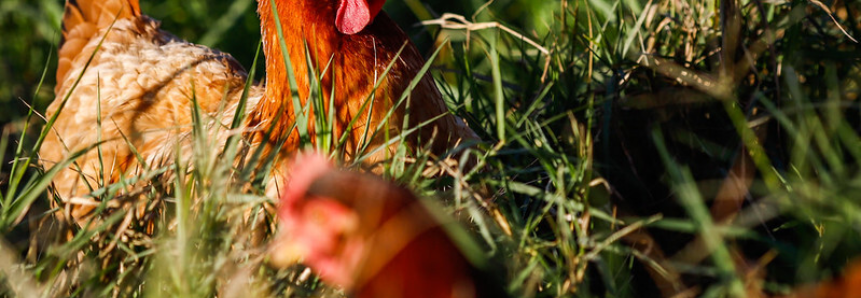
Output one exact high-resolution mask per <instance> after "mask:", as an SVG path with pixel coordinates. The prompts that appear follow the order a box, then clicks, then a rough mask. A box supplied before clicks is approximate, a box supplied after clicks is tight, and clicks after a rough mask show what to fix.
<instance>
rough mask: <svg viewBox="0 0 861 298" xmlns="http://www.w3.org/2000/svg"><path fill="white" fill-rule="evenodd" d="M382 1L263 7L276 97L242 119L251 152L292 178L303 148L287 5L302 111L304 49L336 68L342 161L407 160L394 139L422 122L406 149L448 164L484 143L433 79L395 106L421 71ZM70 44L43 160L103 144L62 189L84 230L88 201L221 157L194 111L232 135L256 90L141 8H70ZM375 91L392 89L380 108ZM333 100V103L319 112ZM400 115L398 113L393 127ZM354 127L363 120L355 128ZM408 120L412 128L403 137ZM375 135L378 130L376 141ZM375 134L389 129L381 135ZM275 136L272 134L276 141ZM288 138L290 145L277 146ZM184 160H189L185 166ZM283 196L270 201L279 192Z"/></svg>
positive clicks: (269, 93) (332, 77)
mask: <svg viewBox="0 0 861 298" xmlns="http://www.w3.org/2000/svg"><path fill="white" fill-rule="evenodd" d="M383 2H384V1H383V0H372V1H370V2H366V1H365V0H340V1H339V0H289V1H288V0H274V1H272V2H270V0H260V1H259V12H260V17H261V20H262V25H263V26H262V33H263V44H264V49H265V52H264V54H265V55H266V71H267V76H266V86H265V90H264V88H263V87H259V86H252V87H250V88H249V89H250V92H249V98H248V103H247V108H246V109H245V114H244V115H243V116H244V119H246V120H245V122H244V123H242V126H241V127H240V130H242V131H244V136H245V137H246V138H247V139H248V140H250V143H251V144H252V145H254V146H266V147H265V148H267V150H270V151H271V150H273V149H274V148H279V150H280V151H277V152H274V153H275V154H277V155H278V156H279V159H277V162H278V163H281V164H282V165H276V166H275V167H273V169H282V168H284V165H283V164H284V163H286V162H287V161H288V160H290V158H289V157H290V156H291V155H292V154H294V153H295V152H296V151H297V150H298V149H299V147H300V146H301V143H302V142H301V141H300V138H299V132H298V131H297V130H296V129H293V130H292V131H290V130H291V129H292V128H293V127H294V124H295V119H296V116H295V111H294V107H293V104H292V97H291V96H290V94H291V89H290V84H289V83H288V79H289V78H288V72H287V70H286V67H285V63H284V61H283V56H282V54H281V46H280V44H279V38H278V31H277V29H275V28H276V25H275V15H274V14H273V9H272V6H271V5H272V3H275V4H276V6H277V11H278V17H280V20H281V25H282V26H283V34H284V36H285V39H284V40H285V41H286V50H287V51H288V52H289V53H290V58H291V60H292V66H293V71H294V72H295V76H296V81H297V87H298V90H296V91H297V92H298V94H299V97H300V98H301V100H302V104H303V105H305V104H306V100H307V98H308V94H309V90H310V87H309V86H310V85H309V83H310V82H311V80H310V79H309V77H308V72H307V67H308V65H307V63H306V61H307V60H306V59H305V54H306V53H305V49H306V47H305V41H306V40H307V43H308V49H310V51H309V53H308V54H309V56H310V57H311V58H312V59H311V61H315V63H317V62H316V61H329V59H330V58H332V59H333V61H334V62H333V64H332V65H331V66H330V67H329V68H326V69H329V70H330V71H329V72H326V75H325V76H324V77H323V85H322V86H321V87H322V90H332V88H333V87H334V90H335V96H334V111H331V112H333V114H334V115H335V118H336V119H332V120H333V122H334V123H335V124H336V125H335V127H334V128H335V132H336V133H337V134H338V135H340V134H342V133H346V134H347V137H346V144H345V147H344V148H342V149H341V150H342V153H344V155H345V156H346V159H354V158H356V157H357V156H356V155H357V154H358V153H359V152H360V151H361V149H360V148H361V147H362V146H363V145H362V144H363V143H364V142H363V140H367V142H369V143H370V146H368V147H367V149H368V151H374V148H378V147H379V148H383V149H386V150H376V153H374V154H371V155H370V157H369V158H366V159H364V160H363V163H364V164H366V165H368V167H371V166H372V165H373V164H375V163H377V162H380V161H383V160H385V159H387V158H389V157H391V156H392V155H393V151H394V150H396V146H397V144H392V145H388V146H387V147H383V146H386V139H387V138H394V137H395V136H398V135H400V134H401V133H405V132H406V131H405V130H404V128H415V127H417V126H419V124H420V123H424V122H432V123H431V125H428V126H426V127H423V128H420V129H419V130H420V132H418V133H414V134H412V135H410V136H409V137H408V138H407V144H408V145H409V146H410V148H413V149H415V148H417V147H422V146H424V145H423V144H426V143H431V142H432V144H433V147H432V149H433V153H435V154H437V155H443V154H445V153H447V152H448V151H449V150H451V149H452V148H453V147H455V145H456V144H458V142H474V141H476V140H478V138H477V136H476V134H475V133H474V132H473V131H472V130H471V129H470V128H469V127H467V126H466V125H465V123H464V122H463V121H462V120H461V119H459V118H457V117H456V116H454V115H451V114H450V113H448V110H447V108H446V106H445V104H444V102H443V100H442V97H441V95H440V93H439V91H438V90H437V88H436V86H435V85H434V82H433V79H432V78H431V77H430V76H429V75H425V76H424V77H423V78H422V79H421V82H420V84H418V86H417V87H416V88H415V89H414V90H413V91H412V93H411V96H410V99H409V100H407V102H406V103H404V104H403V105H399V106H398V105H397V104H396V103H397V102H398V99H399V98H400V95H401V94H402V93H403V92H404V90H406V88H407V86H408V84H409V82H410V81H411V80H412V79H413V78H414V77H415V76H416V75H417V74H418V71H419V69H420V68H421V67H422V65H423V59H422V57H421V55H420V54H419V53H418V51H417V50H416V48H415V47H414V46H413V45H412V44H411V43H409V40H408V38H407V36H406V35H405V34H404V33H403V32H402V31H401V30H400V29H399V28H398V27H397V25H396V24H395V23H393V22H392V21H391V20H390V19H389V18H388V17H387V16H386V15H385V13H381V12H380V9H381V7H382V5H383ZM62 34H63V40H62V42H61V44H60V50H59V57H60V58H59V67H58V70H57V86H56V90H55V92H56V98H55V100H54V101H53V102H52V103H51V105H50V106H49V108H48V110H47V112H46V117H47V118H49V119H50V118H52V117H56V122H55V123H54V125H53V127H52V128H51V131H50V132H49V134H48V135H47V138H46V139H45V142H44V145H43V146H42V148H41V150H40V152H39V155H40V160H41V162H42V164H43V166H45V167H46V168H49V167H51V166H52V165H54V164H57V163H59V162H61V161H63V160H65V159H67V158H69V157H70V156H73V154H74V153H75V152H77V151H79V150H83V149H86V148H90V147H91V146H93V145H94V144H97V143H99V142H103V143H101V145H100V148H99V150H95V149H91V150H89V151H87V152H86V153H85V154H83V156H81V157H79V158H78V159H77V160H76V162H75V165H73V166H71V167H69V168H67V169H63V170H61V171H60V172H59V173H58V174H57V175H56V176H55V177H54V178H53V191H54V193H55V194H57V200H56V201H58V202H59V203H60V204H61V205H62V206H64V207H65V208H63V209H64V210H65V217H66V218H72V219H74V220H77V221H79V223H80V222H81V221H83V220H86V219H87V217H88V216H89V215H90V214H91V213H92V210H93V208H94V207H96V206H98V205H99V202H98V201H97V200H95V199H93V198H91V195H90V193H91V192H92V190H93V189H97V188H98V186H99V185H109V184H113V183H117V182H120V181H123V179H125V178H128V177H132V176H134V175H136V174H139V173H142V172H144V171H145V170H146V169H149V168H158V167H160V166H163V165H165V164H169V163H170V162H172V161H174V160H182V161H188V160H189V158H190V156H191V152H193V150H212V149H211V148H194V146H193V144H192V142H191V141H190V139H191V135H192V123H193V121H192V109H193V107H194V106H193V102H196V103H197V104H198V105H199V107H200V110H201V113H203V114H204V115H205V116H206V118H207V119H209V120H208V121H206V123H205V124H207V126H208V127H210V128H219V127H222V128H223V127H229V126H230V124H231V121H232V119H233V117H234V114H235V113H236V112H237V110H238V108H237V107H238V106H239V102H240V98H241V95H242V93H243V90H244V88H245V85H246V80H247V74H246V72H245V70H244V69H243V68H242V66H241V65H240V64H239V63H238V62H237V61H236V60H235V59H234V58H232V57H231V56H230V55H228V54H225V53H221V52H219V51H217V50H213V49H209V48H206V47H203V46H199V45H194V44H191V43H189V42H186V41H184V40H182V39H180V38H177V37H176V36H173V35H172V34H170V33H168V32H166V31H164V30H161V29H160V24H159V22H157V21H155V20H153V19H151V18H149V17H147V16H145V15H142V14H141V11H140V8H139V3H138V0H77V1H76V0H67V1H66V7H65V13H64V16H63V33H62ZM404 44H406V48H405V49H404V51H403V53H402V54H401V55H400V56H399V57H397V62H396V63H394V66H393V67H392V69H391V71H390V73H389V74H388V76H386V77H385V78H377V77H375V75H379V74H380V73H382V72H383V70H384V69H385V67H386V66H387V65H388V64H389V63H390V62H391V61H392V60H393V59H395V53H397V51H398V50H399V49H400V48H401V46H402V45H404ZM325 65H327V64H325V63H324V64H323V66H325ZM314 66H315V67H316V66H320V65H314ZM321 69H323V67H321ZM375 80H380V81H381V84H380V87H379V89H377V90H376V94H375V95H374V96H373V97H371V96H369V95H370V93H371V91H372V90H373V87H374V83H375ZM333 85H334V86H333ZM366 98H373V99H372V100H373V102H371V103H369V104H368V105H366V106H367V108H366V109H364V110H363V109H361V108H360V107H361V106H362V105H364V104H365V101H366ZM325 99H328V95H325V98H321V99H320V100H325ZM310 106H312V107H313V106H314V105H310ZM407 107H409V108H407ZM392 108H393V109H394V113H392V115H391V116H390V118H388V120H386V114H387V113H388V111H389V110H390V109H392ZM368 110H370V112H368ZM326 112H327V114H328V112H330V111H328V110H327V111H326ZM310 114H311V115H313V114H314V113H313V112H310ZM437 117H438V119H436V120H433V119H435V118H437ZM354 118H356V119H357V121H355V122H354V123H353V125H352V126H349V124H350V123H351V121H352V120H353V119H354ZM407 118H409V122H408V124H409V126H404V125H403V121H405V119H407ZM431 120H433V121H431ZM312 123H313V116H312ZM366 123H370V128H371V130H372V131H369V132H367V133H366V131H365V127H366V125H365V124H366ZM348 126H349V127H348ZM377 126H379V127H381V128H382V129H381V132H377V133H375V131H374V128H376V127H377ZM270 128H271V131H273V132H274V133H272V134H271V135H269V136H270V137H269V138H265V137H264V136H266V134H265V132H267V131H270ZM214 130H215V131H217V132H218V133H217V134H216V135H215V136H214V137H213V138H212V139H213V140H214V141H213V142H214V144H213V146H212V147H215V148H223V146H222V144H224V142H225V140H226V139H227V137H228V136H229V135H230V134H231V133H232V132H228V131H227V129H214ZM309 131H310V133H312V134H315V133H316V131H318V130H317V129H315V127H313V125H312V127H310V130H309ZM321 133H322V132H321ZM282 140H286V143H285V144H283V146H280V147H278V146H277V145H278V144H279V143H278V142H279V141H282ZM314 140H315V138H311V140H310V141H311V142H314ZM177 148H180V149H179V150H178V149H177ZM411 151H414V150H411ZM177 152H180V153H181V154H182V155H183V156H179V157H177V156H175V155H176V153H177ZM366 152H367V151H366ZM272 177H273V178H272V181H278V180H279V179H280V178H281V176H280V173H275V174H274V175H272ZM272 185H274V183H270V187H269V188H268V189H269V190H270V192H277V189H276V188H275V187H274V186H272ZM272 189H275V190H274V191H273V190H272ZM276 195H277V194H276Z"/></svg>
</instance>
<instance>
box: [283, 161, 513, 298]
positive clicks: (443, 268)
mask: <svg viewBox="0 0 861 298" xmlns="http://www.w3.org/2000/svg"><path fill="white" fill-rule="evenodd" d="M289 173H290V175H291V176H292V178H291V180H290V182H289V185H288V188H287V190H286V192H285V195H284V196H283V197H282V198H281V202H280V206H279V211H278V215H279V219H280V223H279V226H280V228H279V229H280V230H279V231H278V234H277V235H276V238H275V239H274V241H273V242H272V243H271V244H270V248H269V250H270V254H271V258H272V262H273V264H275V265H278V266H288V265H292V264H293V263H295V262H297V261H303V262H304V263H306V264H307V265H309V266H310V267H311V268H312V269H313V270H315V271H316V272H317V273H318V274H320V276H321V277H322V278H323V280H325V281H327V282H330V283H333V284H335V285H340V286H342V287H344V288H345V290H346V291H347V292H348V293H350V294H352V295H353V296H351V297H358V298H364V297H378V298H396V297H428V298H442V297H452V298H454V297H458V298H468V297H508V295H507V294H506V293H505V292H504V291H503V290H502V288H503V286H502V284H501V283H499V282H497V281H496V280H494V279H493V278H492V276H490V275H488V274H486V273H485V271H483V270H480V269H478V268H477V267H476V266H475V265H473V263H471V262H470V260H468V259H467V257H466V256H465V254H464V253H463V252H462V251H461V249H460V248H459V247H458V245H456V243H455V242H454V241H453V240H452V239H451V238H450V237H449V234H448V233H447V232H446V230H445V227H444V226H443V225H444V224H446V223H444V222H442V221H441V219H440V218H441V217H439V216H437V215H434V214H433V213H431V211H430V210H429V209H428V208H427V207H426V206H425V205H424V203H422V202H421V201H419V199H418V198H416V197H415V196H414V195H413V194H412V193H411V192H410V191H409V190H406V189H404V188H402V187H399V186H396V185H393V184H392V183H390V182H387V181H384V180H382V179H381V178H378V177H374V176H369V175H365V174H359V173H355V172H348V171H342V170H336V169H334V168H333V167H332V166H331V164H330V163H329V162H328V161H327V160H326V159H325V158H324V157H322V156H319V155H307V156H301V157H299V158H298V159H297V160H296V162H295V163H294V165H293V166H292V170H291V171H289Z"/></svg>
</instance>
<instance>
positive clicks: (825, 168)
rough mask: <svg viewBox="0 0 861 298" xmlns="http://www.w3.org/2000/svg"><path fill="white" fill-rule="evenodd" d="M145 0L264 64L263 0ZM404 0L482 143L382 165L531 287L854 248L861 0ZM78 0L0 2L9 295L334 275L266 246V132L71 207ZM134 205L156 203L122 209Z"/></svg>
mask: <svg viewBox="0 0 861 298" xmlns="http://www.w3.org/2000/svg"><path fill="white" fill-rule="evenodd" d="M142 2H143V3H142V6H143V7H142V10H143V11H144V12H146V13H147V14H149V15H151V16H153V17H155V18H157V19H160V20H163V21H164V28H165V29H166V30H168V31H171V32H174V33H175V34H176V35H178V36H181V37H183V38H185V39H188V40H190V41H194V42H200V43H203V44H205V45H208V46H213V47H216V48H220V49H222V50H225V51H226V52H229V53H232V54H233V55H234V56H236V57H237V58H238V59H239V60H240V61H241V62H243V64H244V65H246V67H247V68H249V69H250V68H251V67H252V65H253V63H254V61H255V59H254V57H255V55H256V53H257V52H256V50H257V48H258V44H259V32H258V31H259V25H258V23H257V19H256V15H255V14H254V12H253V10H254V7H256V5H255V2H254V1H252V0H235V1H204V0H186V1H180V0H152V1H142ZM389 2H390V3H388V4H387V8H386V10H387V11H388V12H389V14H390V15H392V16H393V18H395V19H396V20H397V21H398V22H399V23H400V24H401V26H402V27H403V28H405V30H407V31H408V33H409V34H410V36H412V37H413V38H414V40H415V41H417V43H418V44H419V45H420V48H422V50H423V51H424V52H425V53H428V55H427V56H428V57H431V56H432V55H433V54H435V53H437V51H436V49H439V52H438V54H437V55H436V56H435V57H436V59H435V60H433V62H432V66H433V67H432V68H431V73H432V74H433V75H434V76H435V77H436V78H437V80H438V82H439V85H440V87H441V89H442V91H443V93H444V96H445V97H446V99H447V100H448V101H449V104H450V107H451V108H452V110H453V111H454V112H455V113H456V114H458V115H460V116H462V117H464V118H465V119H467V121H468V122H469V124H470V126H471V127H472V128H473V129H475V130H476V131H477V132H478V133H479V134H480V135H481V137H482V138H483V140H485V142H486V144H484V145H483V149H484V150H483V152H485V153H484V154H478V155H479V156H480V157H479V159H480V162H481V163H483V164H486V165H487V167H486V168H485V169H484V170H483V171H476V172H468V173H462V175H455V176H456V177H458V178H457V179H455V178H427V177H424V176H422V175H418V173H421V172H422V171H424V170H425V168H424V166H425V165H426V164H425V163H421V162H418V163H406V162H403V161H400V162H396V163H394V164H393V165H392V167H391V168H390V171H388V172H387V173H386V175H387V176H389V177H390V178H392V179H394V180H395V181H398V182H399V183H402V184H404V185H407V186H408V187H410V188H412V189H414V190H415V191H416V192H418V193H420V194H422V195H424V196H425V197H426V198H428V200H434V201H441V202H442V204H441V205H442V206H444V207H443V208H444V210H446V211H448V212H449V214H452V215H454V216H456V217H458V218H460V219H463V222H464V223H465V224H466V225H468V227H470V229H469V230H470V231H471V232H473V234H474V235H475V238H476V239H479V240H480V242H479V243H480V245H481V246H482V247H483V249H482V251H480V252H481V253H485V254H487V255H488V256H489V257H491V258H492V259H494V260H496V261H498V262H500V263H502V264H503V265H504V266H505V268H506V269H507V271H506V279H507V281H508V282H509V284H508V285H507V286H508V289H509V290H510V291H511V292H512V293H514V294H515V295H517V296H523V297H653V296H665V297H669V296H673V295H679V296H680V297H690V296H703V297H758V296H761V295H764V294H768V295H782V294H788V293H790V292H792V291H793V289H795V288H797V287H798V286H799V285H802V284H806V283H811V282H815V281H818V280H823V279H827V278H829V277H831V276H836V275H839V274H840V272H841V271H842V268H843V267H844V266H846V265H848V264H849V263H850V262H851V261H852V260H853V258H856V257H857V256H858V255H859V254H861V201H859V197H858V193H861V167H859V163H861V136H859V131H861V105H859V103H858V100H859V99H858V95H859V93H861V48H859V44H858V43H857V42H856V41H855V40H856V39H858V38H861V2H858V1H846V0H829V1H822V2H820V1H817V0H808V1H805V0H792V1H760V0H739V1H738V2H737V3H732V2H731V1H726V2H722V1H716V0H692V1H651V0H650V1H638V0H624V1H621V0H619V1H610V0H588V1H587V0H584V1H567V0H554V1H534V0H496V1H490V2H488V3H485V2H484V1H480V0H469V1H434V0H426V1H419V0H404V1H389ZM449 2H455V3H449ZM61 13H62V4H61V3H58V1H53V0H38V1H24V0H4V1H3V2H2V3H0V32H2V38H3V42H2V43H0V55H2V57H3V59H2V61H0V104H3V105H4V106H7V107H9V108H7V109H3V110H2V112H0V122H2V123H3V124H4V125H5V126H4V129H3V138H2V142H0V155H2V157H3V158H0V159H2V160H3V161H5V162H4V164H3V167H2V170H3V171H2V173H3V176H2V184H0V194H2V196H0V203H2V204H0V231H2V233H3V234H2V235H4V236H3V238H4V240H3V242H0V273H2V274H0V275H2V276H3V277H4V278H5V283H4V284H3V285H2V286H0V289H2V293H3V294H2V295H4V296H24V297H31V296H32V297H36V296H75V297H78V296H80V297H84V296H86V297H90V296H97V297H102V296H154V297H161V296H162V295H171V296H183V297H197V296H215V295H218V296H243V297H245V296H249V295H250V294H257V295H259V296H271V295H276V296H286V297H311V296H319V295H324V296H333V297H338V296H339V295H340V293H339V292H338V291H337V290H336V289H331V288H327V287H325V286H322V285H321V284H320V283H319V282H318V281H316V280H315V279H314V278H308V277H307V276H306V275H305V274H303V272H304V270H303V268H291V269H289V270H281V271H279V270H276V269H274V268H270V267H268V266H266V262H265V251H264V250H265V244H266V239H268V237H269V236H270V235H271V233H272V232H273V227H274V222H273V220H272V216H271V215H270V212H268V210H270V209H271V204H272V203H273V201H274V199H275V198H267V197H265V196H262V195H261V192H260V191H259V189H262V184H263V181H265V180H263V179H259V177H254V175H253V174H252V173H253V172H255V169H257V165H255V164H252V163H249V164H247V165H239V166H234V165H233V163H232V161H233V160H235V158H234V157H235V156H236V155H237V154H246V153H247V154H252V155H253V153H254V152H244V151H243V150H221V151H223V152H196V153H195V158H194V160H193V161H191V162H188V163H186V162H177V163H175V164H172V165H170V166H169V167H167V168H157V169H152V170H151V171H147V172H146V173H144V174H142V175H141V177H136V178H141V179H143V180H145V181H148V182H146V183H145V184H147V185H148V186H150V187H148V188H147V191H146V192H144V193H138V194H134V195H130V194H128V193H127V192H126V190H127V189H128V188H127V187H126V186H127V185H132V184H136V183H138V181H124V182H125V183H126V184H124V185H102V186H99V187H100V188H99V189H98V190H97V191H96V195H97V196H98V197H100V198H101V199H103V201H104V202H107V201H109V200H108V199H125V198H128V197H131V196H140V197H143V198H145V200H139V201H137V202H133V203H130V204H131V205H134V206H137V207H139V208H113V209H117V210H111V209H112V208H108V206H107V205H106V204H103V206H102V207H101V209H104V210H105V212H104V213H103V214H102V217H100V220H99V221H98V222H93V223H92V224H91V226H90V227H89V228H88V229H78V228H76V227H64V226H63V225H62V224H60V223H59V222H58V221H56V219H55V218H54V216H53V215H52V214H53V213H54V212H57V211H58V210H57V209H55V208H53V207H52V205H51V204H50V196H48V195H47V186H48V184H49V180H50V177H51V174H52V169H41V168H39V165H38V162H37V157H36V156H35V153H34V152H37V151H38V150H37V148H38V146H39V143H40V141H39V140H40V137H43V136H44V135H45V133H46V132H45V131H44V130H42V129H41V127H42V126H43V125H44V124H45V121H44V120H43V119H41V118H40V117H39V116H38V113H41V112H42V111H44V109H45V106H46V105H47V104H48V103H49V102H50V101H52V100H53V98H54V97H53V92H52V90H53V86H52V85H53V83H54V78H53V74H54V71H55V67H56V61H55V60H56V54H55V53H56V48H55V45H56V43H57V41H58V39H59V38H58V35H59V33H58V32H59V20H60V16H61ZM443 13H452V14H453V15H445V16H448V17H449V18H442V17H443V16H444V15H443ZM459 16H463V17H462V18H461V17H459ZM419 20H424V21H425V25H424V26H414V25H415V24H417V23H418V22H419ZM260 62H262V61H258V63H260ZM261 72H262V68H261V70H260V71H258V78H259V74H260V73H261ZM28 106H32V107H34V109H32V110H31V109H28V108H27V107H28ZM193 112H194V111H189V113H193ZM199 119H200V118H199ZM203 121H206V119H201V121H200V122H203ZM196 125H197V126H196V127H197V128H198V129H197V130H196V138H195V141H196V142H207V138H206V136H207V134H208V133H211V132H209V131H206V130H205V129H203V127H205V125H203V124H202V123H197V124H196ZM40 132H41V133H40ZM236 142H237V143H235V144H237V147H235V148H234V147H228V148H225V149H236V148H239V149H241V148H243V147H242V146H241V143H240V142H239V140H237V141H236ZM97 149H98V146H97V144H94V147H93V150H97ZM417 155H418V157H417V159H418V160H424V159H428V158H429V157H428V156H426V155H424V154H422V153H420V152H419V153H418V154H417ZM264 160H265V159H264ZM71 162H72V161H69V163H71ZM67 164H68V163H67ZM431 164H432V165H435V163H433V162H432V163H431ZM263 167H265V162H264V163H263ZM455 171H456V170H455ZM169 173H182V174H178V175H172V174H169ZM141 183H142V182H141ZM249 185H250V186H251V187H248V186H249ZM488 204H490V205H488ZM493 205H496V206H498V210H499V213H498V214H497V213H494V212H493V210H495V209H494V207H493ZM139 210H142V212H145V213H149V214H152V217H149V220H147V221H140V222H129V221H128V220H126V218H130V217H127V215H128V214H130V213H129V212H138V211H139ZM108 211H111V212H108Z"/></svg>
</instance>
